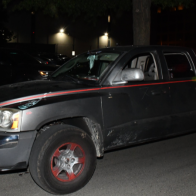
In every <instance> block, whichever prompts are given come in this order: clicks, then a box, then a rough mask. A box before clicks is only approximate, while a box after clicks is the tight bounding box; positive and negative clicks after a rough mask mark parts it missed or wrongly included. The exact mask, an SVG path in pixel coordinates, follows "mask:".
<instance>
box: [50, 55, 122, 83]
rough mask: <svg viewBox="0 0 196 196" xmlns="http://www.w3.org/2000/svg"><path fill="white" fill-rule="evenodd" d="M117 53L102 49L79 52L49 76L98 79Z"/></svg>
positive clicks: (115, 57)
mask: <svg viewBox="0 0 196 196" xmlns="http://www.w3.org/2000/svg"><path fill="white" fill-rule="evenodd" d="M119 55H120V54H119V53H115V52H102V51H99V52H95V53H85V54H81V55H79V56H78V57H75V58H74V59H72V60H70V61H68V62H67V63H65V64H64V65H63V66H62V67H61V68H60V69H58V70H57V71H56V72H54V73H53V74H52V76H51V77H52V78H58V79H63V78H64V77H67V76H68V77H72V78H77V79H82V80H94V81H98V80H99V78H100V77H101V75H103V74H104V73H105V72H106V70H107V69H108V68H109V65H110V64H111V63H112V62H114V61H115V60H116V59H117V58H118V56H119Z"/></svg>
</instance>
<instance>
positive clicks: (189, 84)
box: [163, 50, 196, 135]
mask: <svg viewBox="0 0 196 196" xmlns="http://www.w3.org/2000/svg"><path fill="white" fill-rule="evenodd" d="M163 55H164V58H165V63H166V66H167V69H168V75H169V82H170V83H169V88H170V91H171V109H172V116H171V120H172V121H171V130H170V131H169V133H168V134H171V135H172V134H176V133H182V132H186V131H191V130H193V129H195V125H196V123H195V117H196V104H195V103H196V102H195V101H196V82H195V81H194V77H195V67H194V66H193V63H192V60H191V58H190V55H189V53H188V52H187V51H182V50H180V51H179V50H177V51H174V50H172V51H171V50H167V51H163Z"/></svg>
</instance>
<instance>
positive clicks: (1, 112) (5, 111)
mask: <svg viewBox="0 0 196 196" xmlns="http://www.w3.org/2000/svg"><path fill="white" fill-rule="evenodd" d="M20 121H21V111H20V110H17V109H12V108H1V109H0V130H1V131H8V132H14V131H19V129H20Z"/></svg>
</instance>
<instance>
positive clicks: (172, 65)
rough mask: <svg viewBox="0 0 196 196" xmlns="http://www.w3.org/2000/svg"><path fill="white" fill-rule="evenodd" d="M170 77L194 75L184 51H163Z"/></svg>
mask: <svg viewBox="0 0 196 196" xmlns="http://www.w3.org/2000/svg"><path fill="white" fill-rule="evenodd" d="M164 56H165V60H166V62H167V68H168V72H169V77H170V79H178V78H188V77H194V76H195V73H194V70H193V68H192V67H191V64H190V62H189V60H188V58H187V56H186V55H185V54H184V53H164Z"/></svg>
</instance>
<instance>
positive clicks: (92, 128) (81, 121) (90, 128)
mask: <svg viewBox="0 0 196 196" xmlns="http://www.w3.org/2000/svg"><path fill="white" fill-rule="evenodd" d="M58 124H66V125H71V126H75V127H78V128H80V129H81V130H83V131H84V132H86V133H87V134H88V135H89V136H90V137H91V139H92V141H93V143H94V146H95V149H96V155H97V157H102V156H103V155H104V145H103V144H104V141H103V133H102V129H101V125H100V124H99V123H97V122H95V121H93V120H92V119H90V118H88V117H81V116H79V117H72V118H65V119H60V120H58V121H52V122H48V123H47V124H44V125H42V127H41V128H40V129H39V130H38V135H39V134H41V133H42V132H43V131H47V129H49V128H50V127H51V126H55V125H58Z"/></svg>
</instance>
